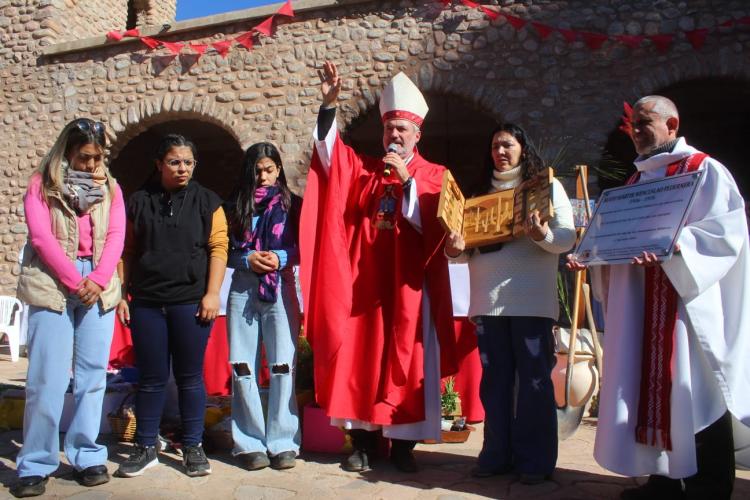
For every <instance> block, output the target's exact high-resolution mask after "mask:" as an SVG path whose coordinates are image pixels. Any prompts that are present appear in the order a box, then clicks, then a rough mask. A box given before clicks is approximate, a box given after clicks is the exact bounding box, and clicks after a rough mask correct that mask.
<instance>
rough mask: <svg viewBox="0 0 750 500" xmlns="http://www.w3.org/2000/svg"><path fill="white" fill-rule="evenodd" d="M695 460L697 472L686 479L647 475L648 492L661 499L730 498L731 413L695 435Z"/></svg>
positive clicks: (732, 450) (732, 479)
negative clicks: (650, 490) (650, 491)
mask: <svg viewBox="0 0 750 500" xmlns="http://www.w3.org/2000/svg"><path fill="white" fill-rule="evenodd" d="M695 459H696V461H697V465H698V472H696V473H695V474H694V475H692V476H690V477H686V478H684V479H670V478H668V477H664V476H657V475H653V476H650V477H649V479H648V483H649V486H650V488H652V491H654V492H655V493H656V494H657V495H658V496H659V497H660V498H663V499H665V500H669V499H683V498H685V499H688V500H699V499H704V498H710V499H712V500H725V499H726V500H728V499H729V498H730V497H731V496H732V489H733V488H734V476H735V472H734V470H735V465H734V438H733V436H732V415H731V413H729V412H726V413H725V414H724V415H723V416H722V417H721V418H719V420H717V421H716V422H714V423H713V424H711V425H709V426H708V427H706V428H705V429H703V430H702V431H700V432H699V433H698V434H696V435H695ZM683 484H684V489H683Z"/></svg>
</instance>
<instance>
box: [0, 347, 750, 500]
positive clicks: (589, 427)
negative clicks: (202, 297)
mask: <svg viewBox="0 0 750 500" xmlns="http://www.w3.org/2000/svg"><path fill="white" fill-rule="evenodd" d="M25 369H26V360H25V359H23V358H22V359H21V361H19V362H18V363H10V361H9V357H8V356H7V355H5V354H0V383H5V384H8V383H10V384H22V383H23V381H24V378H25ZM595 426H596V422H595V420H585V421H584V423H583V424H582V425H581V427H580V428H579V429H578V431H577V432H576V434H575V435H573V437H571V438H569V439H567V440H565V441H563V442H561V443H560V458H559V460H558V463H557V465H558V468H557V470H556V471H555V474H554V477H553V478H552V480H551V481H548V482H546V483H544V484H541V485H538V486H524V485H522V484H520V483H519V482H518V481H517V479H516V478H515V477H513V476H504V477H496V478H491V479H483V480H477V479H474V478H472V477H471V476H470V475H469V471H470V470H471V467H472V466H473V464H474V459H475V457H476V455H477V453H478V451H479V448H480V446H481V426H479V429H478V430H479V432H474V433H472V437H471V438H470V439H469V441H467V442H466V443H463V444H441V445H419V446H418V447H417V452H416V455H417V460H418V461H419V463H420V465H421V470H420V472H419V473H417V474H401V473H399V472H397V471H396V470H395V469H394V468H393V467H392V466H391V465H390V464H389V463H387V462H378V463H377V464H376V465H375V467H374V469H373V470H371V471H368V472H366V473H364V474H352V473H347V472H344V471H343V470H341V468H340V467H339V465H338V464H339V460H340V458H341V457H340V456H337V455H322V454H303V455H302V457H301V459H300V460H299V461H298V465H297V467H295V468H294V469H291V470H287V471H274V470H270V469H266V470H263V471H258V472H247V471H244V470H242V469H239V468H238V467H236V466H235V465H234V462H233V461H232V458H231V456H230V455H229V454H228V453H221V454H211V455H210V457H209V458H210V459H211V463H212V467H213V474H211V475H210V476H208V477H204V478H195V479H189V478H187V477H186V476H185V475H183V474H182V472H181V465H180V462H179V458H178V457H177V456H176V455H172V454H163V455H161V457H160V460H161V462H162V465H161V466H160V467H157V468H155V469H152V470H149V471H148V472H146V473H145V474H144V475H143V476H142V477H140V478H134V479H119V478H113V479H112V481H110V482H109V483H108V484H105V485H102V486H98V487H96V488H85V487H83V486H80V485H79V484H78V483H76V482H75V481H74V480H73V479H72V468H71V467H69V466H67V465H65V466H62V467H61V468H60V469H59V470H58V472H57V473H56V474H55V476H54V478H52V479H51V480H50V482H49V483H48V486H47V498H68V499H76V500H78V499H80V500H84V499H86V500H98V499H102V500H104V499H112V500H126V499H144V498H161V499H173V498H179V499H184V500H188V499H193V498H195V499H219V498H221V499H226V498H236V499H245V498H252V499H269V500H283V499H287V498H336V499H338V500H344V499H350V498H351V499H357V498H368V499H370V498H372V499H381V498H382V499H389V500H390V499H398V500H402V499H403V500H406V499H412V498H413V499H427V498H434V499H439V500H454V499H461V498H467V499H468V498H502V499H524V498H529V499H532V498H539V499H561V500H562V499H586V500H590V499H606V498H617V496H618V495H619V492H620V491H621V490H622V489H623V488H624V487H626V486H630V485H634V484H635V483H636V481H635V480H633V479H628V478H624V477H621V476H616V475H614V474H612V473H610V472H607V471H605V470H604V469H602V468H601V467H599V466H598V465H597V464H596V463H595V462H594V460H593V457H592V449H593V443H594V432H595ZM20 438H21V433H20V431H10V432H5V433H0V482H1V483H2V485H3V488H0V499H4V498H12V497H11V496H10V494H9V493H8V490H7V487H8V486H9V485H10V484H12V482H13V481H14V480H15V464H14V459H15V455H16V453H17V452H18V448H19V442H20V440H21V439H20ZM108 444H109V445H110V461H109V464H108V466H109V469H110V471H113V470H115V469H116V468H117V464H118V463H120V462H121V461H122V460H123V458H124V456H125V455H126V454H127V451H128V445H125V444H118V443H114V442H109V443H108ZM732 498H733V499H741V498H750V472H747V471H738V473H737V481H736V483H735V493H734V495H733V496H732Z"/></svg>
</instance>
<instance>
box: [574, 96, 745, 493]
mask: <svg viewBox="0 0 750 500" xmlns="http://www.w3.org/2000/svg"><path fill="white" fill-rule="evenodd" d="M632 126H633V129H632V133H631V137H632V139H633V143H634V144H635V146H636V151H637V152H638V154H639V157H638V158H637V159H636V160H635V165H636V167H637V173H636V175H635V176H634V178H632V179H631V180H632V181H633V182H643V181H648V180H652V179H657V178H662V177H665V176H666V175H673V174H675V173H680V172H684V171H690V170H703V171H705V173H704V175H703V177H702V179H701V181H700V185H699V187H698V190H697V194H696V197H695V200H694V203H693V205H692V206H691V207H690V209H689V211H688V214H687V221H686V224H685V226H684V228H683V229H682V231H681V232H680V234H679V237H678V239H677V247H676V252H675V254H674V255H673V256H672V258H670V259H669V260H667V261H665V262H661V263H659V262H657V261H656V257H655V256H654V255H653V254H649V253H643V254H642V255H640V256H634V259H633V262H632V263H631V264H623V265H612V266H608V267H603V268H600V269H596V268H594V269H595V272H599V271H601V272H602V274H604V275H606V274H607V272H608V274H609V275H608V279H602V280H597V279H594V280H593V281H594V283H595V284H596V282H597V281H599V282H604V283H606V282H607V281H608V283H609V286H608V288H607V289H605V290H601V291H600V294H601V295H604V297H602V298H606V299H607V300H606V302H607V307H606V313H607V319H606V325H607V327H606V331H605V335H604V339H605V340H604V346H605V347H604V352H605V353H606V355H605V362H604V370H603V371H604V373H603V376H602V389H601V395H600V406H599V422H598V428H597V433H596V443H595V449H594V456H595V458H596V460H597V462H598V463H599V464H601V465H602V466H603V467H605V468H607V469H609V470H612V471H614V472H617V473H619V474H623V475H627V476H643V475H647V474H648V475H650V477H649V480H648V482H647V483H646V484H644V485H643V486H641V487H639V488H634V489H628V490H625V491H624V492H623V494H622V498H628V499H630V498H712V500H718V499H720V498H729V497H730V496H731V491H732V487H733V483H734V468H735V464H734V449H733V443H732V423H731V415H734V416H735V417H736V418H737V419H738V420H740V421H741V422H743V423H744V424H745V425H750V396H748V394H749V393H748V387H750V362H749V361H748V359H749V358H748V355H749V353H750V260H749V258H748V251H749V250H748V226H747V220H746V218H745V206H744V201H743V199H742V196H740V193H739V190H738V188H737V185H736V184H735V181H734V179H733V178H732V176H731V174H730V173H729V171H728V170H727V169H726V168H725V167H724V166H723V165H722V164H721V163H719V162H718V161H716V160H715V159H713V158H711V157H710V156H707V155H705V154H703V153H700V152H699V151H697V150H696V149H695V148H693V147H691V146H689V145H688V144H687V143H686V142H685V139H684V138H682V137H679V138H678V136H677V129H678V126H679V116H678V113H677V109H676V107H675V105H674V103H672V102H671V101H670V100H668V99H666V98H664V97H661V96H648V97H644V98H642V99H641V100H639V101H638V102H637V103H636V105H635V106H634V108H633V116H632ZM686 169H687V170H686ZM668 170H669V172H668ZM569 267H572V268H580V264H577V263H573V264H572V265H570V266H569ZM659 268H660V269H659ZM649 269H652V271H651V272H653V270H654V269H656V271H657V272H660V273H661V274H662V276H664V275H665V276H666V279H664V282H665V283H666V285H665V286H667V287H669V288H671V289H672V290H674V292H676V295H674V297H675V300H674V308H673V310H672V318H673V320H672V321H673V323H672V325H671V326H670V327H669V332H667V333H668V335H664V336H663V337H661V339H662V340H665V342H668V343H670V344H671V345H672V347H671V352H670V351H667V352H666V354H662V358H661V360H663V361H666V362H665V365H666V368H665V369H664V370H662V375H663V376H664V377H666V379H659V377H658V376H657V377H656V385H650V386H649V385H648V384H649V380H650V378H649V377H651V376H653V373H654V371H653V370H654V369H653V368H652V369H651V370H652V371H650V372H649V366H646V365H649V363H644V362H643V359H646V358H647V356H648V354H647V351H648V350H649V349H652V350H653V349H654V348H656V349H661V348H662V347H663V345H661V344H663V343H662V342H655V340H654V339H655V337H653V336H650V335H649V334H650V333H652V331H653V330H657V329H658V328H657V327H655V326H649V324H651V325H653V324H655V323H656V322H650V320H649V318H651V317H652V316H653V314H651V315H649V313H648V312H647V311H646V309H651V308H652V305H651V303H650V302H649V301H648V300H647V297H646V291H645V290H646V286H645V282H646V280H647V277H646V276H647V273H648V272H649V271H648V270H649ZM670 285H671V286H670ZM674 292H672V293H674ZM646 304H649V307H646ZM666 316H669V314H666ZM674 318H676V320H675V319H674ZM644 322H645V324H644ZM644 339H651V340H650V341H649V340H647V341H646V342H645V343H644ZM644 344H645V345H644ZM654 344H660V345H657V346H655V345H654ZM664 356H666V357H664ZM649 359H656V360H658V359H659V357H658V356H656V357H655V358H649ZM642 378H643V379H644V380H645V382H644V384H642ZM662 382H665V383H666V384H667V387H669V384H671V389H668V392H666V397H664V398H663V399H661V400H660V399H659V397H658V396H655V395H654V393H656V392H658V390H657V389H656V387H657V386H658V385H661V384H662ZM642 385H644V387H642ZM644 401H648V402H649V404H650V405H651V406H649V405H646V407H639V404H645V403H644ZM661 403H664V405H661ZM662 406H663V408H662ZM649 411H652V412H653V414H651V416H654V417H655V418H654V421H656V424H654V423H653V422H651V423H648V422H646V420H647V418H646V417H645V415H647V413H648V412H649ZM664 416H666V417H665V418H663V420H664V421H663V422H658V420H659V417H664Z"/></svg>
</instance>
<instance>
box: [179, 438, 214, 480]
mask: <svg viewBox="0 0 750 500" xmlns="http://www.w3.org/2000/svg"><path fill="white" fill-rule="evenodd" d="M182 465H184V466H185V474H187V475H188V476H190V477H199V476H207V475H209V474H211V464H209V463H208V458H206V452H204V451H203V447H202V446H201V445H200V444H197V445H195V446H185V447H183V449H182Z"/></svg>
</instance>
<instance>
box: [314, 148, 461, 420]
mask: <svg viewBox="0 0 750 500" xmlns="http://www.w3.org/2000/svg"><path fill="white" fill-rule="evenodd" d="M407 168H408V170H409V173H410V174H411V175H412V176H413V177H414V179H415V181H416V185H417V191H418V198H419V208H420V216H421V223H422V234H420V233H419V232H418V231H417V230H416V229H414V227H413V226H412V225H411V224H410V223H409V221H407V220H406V219H404V217H403V215H402V213H401V204H402V203H405V202H406V200H404V196H403V189H402V186H401V182H400V181H399V179H398V178H397V177H396V175H395V174H392V175H391V176H389V177H383V162H382V161H381V160H380V159H376V158H369V157H364V156H359V155H357V154H356V153H355V152H354V151H353V150H352V149H351V148H350V147H348V146H346V145H345V144H344V143H343V142H342V141H341V139H340V138H339V137H338V136H337V138H336V143H335V145H334V147H333V150H332V154H331V167H330V171H329V172H328V173H326V172H325V170H324V169H323V167H322V164H321V162H320V159H319V158H318V156H317V152H315V153H314V156H313V160H312V164H311V166H310V172H309V174H308V180H307V188H306V191H305V198H304V203H303V208H302V218H301V221H300V252H301V282H302V289H303V296H304V311H305V333H306V335H307V337H308V339H309V340H310V344H311V345H312V348H313V359H314V367H315V371H314V373H315V392H316V398H317V402H318V404H319V405H320V406H322V407H323V408H325V410H326V413H327V415H328V416H330V417H335V418H346V419H357V420H362V421H365V422H370V423H373V424H380V425H392V424H405V423H412V422H419V421H422V420H424V418H425V415H424V367H423V359H424V354H423V342H422V322H423V320H424V318H422V309H421V303H422V294H423V290H424V289H426V291H427V293H428V294H429V300H430V311H431V314H432V320H433V322H434V324H435V327H436V331H437V336H438V340H439V342H440V357H441V375H442V376H446V375H450V374H453V373H455V372H456V371H457V360H456V359H455V356H454V354H455V345H456V333H455V331H454V329H453V312H452V303H451V294H450V281H449V276H448V263H447V261H446V258H445V256H444V254H443V246H442V245H443V239H444V236H445V233H444V231H443V229H442V227H441V226H440V224H439V222H438V220H437V206H438V199H439V196H440V187H441V181H442V176H443V172H444V171H445V167H443V166H441V165H436V164H434V163H430V162H428V161H426V160H425V159H424V158H422V157H421V156H420V155H419V153H417V152H415V155H414V158H413V159H412V160H411V162H409V164H408V167H407Z"/></svg>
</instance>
